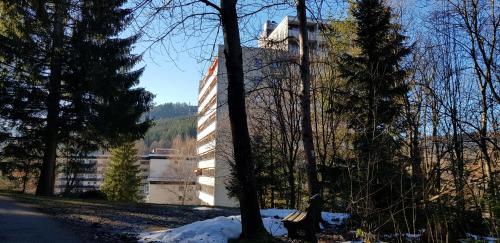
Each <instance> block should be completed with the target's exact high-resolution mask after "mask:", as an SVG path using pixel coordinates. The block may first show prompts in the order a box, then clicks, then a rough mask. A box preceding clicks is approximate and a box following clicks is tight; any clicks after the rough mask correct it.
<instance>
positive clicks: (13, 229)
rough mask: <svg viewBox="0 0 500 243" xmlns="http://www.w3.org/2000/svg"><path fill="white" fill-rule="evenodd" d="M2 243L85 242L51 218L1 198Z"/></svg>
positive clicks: (0, 230)
mask: <svg viewBox="0 0 500 243" xmlns="http://www.w3.org/2000/svg"><path fill="white" fill-rule="evenodd" d="M0 242H71V243H72V242H76V243H81V242H83V241H82V240H80V239H79V238H78V236H76V235H75V234H73V233H72V232H71V231H70V230H69V229H67V228H65V227H64V226H63V225H61V224H59V223H58V222H56V221H55V220H54V219H52V218H51V217H50V216H48V215H46V214H43V213H40V212H38V211H36V210H35V209H33V208H30V207H29V206H27V205H25V204H22V203H19V202H16V201H15V200H14V199H12V198H9V197H5V196H0Z"/></svg>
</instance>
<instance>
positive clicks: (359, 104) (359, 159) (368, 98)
mask: <svg viewBox="0 0 500 243" xmlns="http://www.w3.org/2000/svg"><path fill="white" fill-rule="evenodd" d="M353 16H354V18H355V21H356V24H357V27H356V38H355V44H356V46H357V47H358V48H359V53H358V54H357V55H352V54H345V55H343V56H342V57H341V58H340V60H339V70H340V72H341V76H342V77H343V78H345V79H346V81H347V83H348V86H349V91H348V92H347V93H348V94H349V95H347V99H346V104H347V105H346V107H345V108H346V109H347V110H348V112H349V113H350V116H351V117H350V119H349V124H348V125H349V127H350V128H351V129H352V130H353V132H354V138H353V145H354V146H353V147H354V152H355V160H356V161H355V164H357V168H356V169H357V171H356V173H355V174H354V177H355V178H354V180H355V181H356V183H357V184H355V185H354V186H355V187H357V188H356V189H357V192H355V195H357V196H358V197H359V198H358V199H362V200H359V204H360V205H353V208H355V209H356V208H357V209H359V211H358V212H356V213H357V214H358V215H360V216H361V217H362V218H363V219H365V220H366V221H365V222H363V223H364V224H365V226H367V225H371V226H373V224H371V223H373V221H372V219H374V218H371V217H378V216H379V215H380V213H381V211H378V209H380V210H382V209H386V210H387V209H388V208H389V207H390V206H391V205H394V203H395V201H396V199H394V197H398V196H399V195H400V194H399V193H400V191H399V190H396V188H398V185H399V183H400V180H399V176H401V175H400V172H401V171H402V170H400V169H398V166H399V165H398V163H396V159H397V157H396V155H397V154H398V152H399V148H400V143H399V141H398V139H397V136H398V134H399V133H400V131H399V129H398V126H397V121H398V117H400V114H401V105H402V100H403V97H404V95H405V94H406V92H407V87H406V85H405V84H404V79H405V75H406V71H405V70H404V68H402V67H401V65H400V63H401V61H402V60H403V58H404V57H405V56H406V55H408V54H409V51H410V49H409V48H408V47H406V46H405V44H404V40H405V37H404V36H403V35H402V34H400V33H399V30H400V28H399V26H398V25H396V24H393V23H391V9H390V8H389V7H387V6H385V5H384V1H383V0H359V1H357V5H356V7H355V8H354V11H353ZM398 174H399V175H398ZM395 177H397V179H396V178H395ZM393 199H394V200H393Z"/></svg>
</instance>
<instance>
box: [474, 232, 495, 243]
mask: <svg viewBox="0 0 500 243" xmlns="http://www.w3.org/2000/svg"><path fill="white" fill-rule="evenodd" d="M465 235H466V236H467V238H470V239H473V240H484V241H485V242H487V243H494V242H498V241H500V239H499V238H495V237H491V236H479V235H475V234H471V233H466V234H465Z"/></svg>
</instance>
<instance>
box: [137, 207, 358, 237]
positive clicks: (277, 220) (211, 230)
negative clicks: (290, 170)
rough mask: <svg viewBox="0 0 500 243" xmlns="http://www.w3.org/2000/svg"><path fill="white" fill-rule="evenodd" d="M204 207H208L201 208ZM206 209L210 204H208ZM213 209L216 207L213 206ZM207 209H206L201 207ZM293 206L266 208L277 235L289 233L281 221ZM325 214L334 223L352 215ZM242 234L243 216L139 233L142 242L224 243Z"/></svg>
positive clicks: (268, 224)
mask: <svg viewBox="0 0 500 243" xmlns="http://www.w3.org/2000/svg"><path fill="white" fill-rule="evenodd" d="M199 208H204V207H199ZM205 208H206V207H205ZM210 209H212V208H210ZM201 210H206V209H201ZM295 211H296V210H292V209H276V208H270V209H262V210H261V215H262V221H263V223H264V227H265V228H266V230H267V231H268V232H269V233H270V234H272V235H273V236H283V235H286V234H287V233H288V231H287V230H286V228H285V227H284V225H283V222H282V221H281V220H282V219H283V218H284V217H286V216H287V215H288V214H290V213H293V212H295ZM322 217H323V219H325V220H326V221H327V222H329V223H332V224H341V223H342V222H343V221H344V220H345V219H347V218H348V217H349V215H348V214H344V213H329V212H322ZM240 234H241V216H239V215H237V216H228V217H224V216H221V217H216V218H213V219H207V220H203V221H197V222H194V223H191V224H187V225H184V226H181V227H179V228H175V229H170V230H164V231H157V232H149V233H148V232H146V233H142V234H140V235H139V238H140V242H179V243H194V242H214V243H223V242H227V241H228V239H232V238H237V237H238V236H239V235H240Z"/></svg>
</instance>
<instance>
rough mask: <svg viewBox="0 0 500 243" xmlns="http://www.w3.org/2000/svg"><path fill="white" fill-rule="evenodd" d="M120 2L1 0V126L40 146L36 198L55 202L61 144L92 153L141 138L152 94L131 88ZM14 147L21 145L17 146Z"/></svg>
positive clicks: (134, 80)
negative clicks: (98, 149) (40, 162)
mask: <svg viewBox="0 0 500 243" xmlns="http://www.w3.org/2000/svg"><path fill="white" fill-rule="evenodd" d="M125 2H126V1H125V0H106V1H103V0H45V1H30V0H19V1H9V0H0V20H1V21H0V22H1V23H0V84H1V85H0V120H2V121H6V122H7V123H8V126H9V127H10V128H11V130H10V133H11V134H9V135H10V139H9V140H10V142H13V141H25V140H33V141H39V142H38V143H36V144H38V146H40V149H41V150H42V154H43V155H42V156H43V158H42V161H43V163H42V167H41V174H40V179H39V183H38V188H37V194H39V195H52V194H53V190H54V179H55V168H56V165H55V164H56V157H57V156H58V155H59V148H60V147H61V146H60V145H61V144H76V145H77V146H78V147H81V146H83V145H84V147H87V148H91V150H92V149H94V150H95V149H97V147H99V146H106V147H107V146H111V145H115V144H119V143H120V142H121V141H128V140H131V139H137V138H140V137H142V136H143V134H144V133H145V132H146V130H147V129H148V127H149V126H150V121H149V120H146V121H141V119H140V118H141V115H142V113H143V112H145V111H148V110H149V108H150V106H151V101H152V98H153V95H152V94H151V93H149V92H147V91H145V90H144V89H143V88H138V87H136V85H137V84H138V82H139V77H140V76H141V74H142V71H143V70H142V69H134V66H135V65H136V64H137V62H138V61H139V60H140V58H141V57H140V56H138V55H133V54H131V51H132V46H133V44H134V43H135V42H136V40H137V38H138V37H137V36H131V37H125V38H123V37H122V36H121V35H120V33H121V31H123V30H124V28H125V27H126V26H127V23H128V22H129V21H130V19H131V10H130V9H126V8H124V6H123V5H124V4H125ZM17 143H19V142H17Z"/></svg>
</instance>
